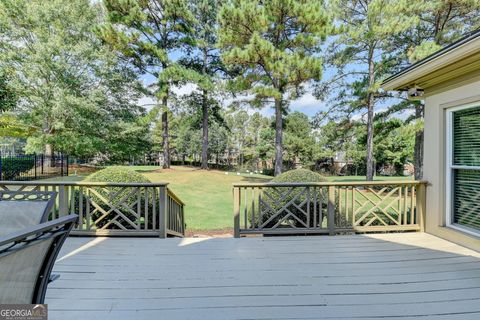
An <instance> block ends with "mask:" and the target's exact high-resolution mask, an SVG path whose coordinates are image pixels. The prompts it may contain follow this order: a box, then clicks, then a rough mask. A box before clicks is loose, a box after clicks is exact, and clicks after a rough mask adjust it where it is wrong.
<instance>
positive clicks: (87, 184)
mask: <svg viewBox="0 0 480 320" xmlns="http://www.w3.org/2000/svg"><path fill="white" fill-rule="evenodd" d="M0 185H9V186H85V187H92V186H93V187H166V186H167V185H168V182H159V183H141V182H138V183H135V182H134V183H120V182H84V181H0Z"/></svg>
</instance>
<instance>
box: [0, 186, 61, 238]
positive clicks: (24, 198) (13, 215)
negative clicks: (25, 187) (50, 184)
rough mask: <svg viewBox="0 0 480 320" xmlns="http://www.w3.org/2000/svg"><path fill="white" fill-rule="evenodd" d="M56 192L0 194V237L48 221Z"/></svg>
mask: <svg viewBox="0 0 480 320" xmlns="http://www.w3.org/2000/svg"><path fill="white" fill-rule="evenodd" d="M56 195H57V193H56V192H53V191H52V192H45V191H44V192H40V191H38V192H37V191H19V192H16V191H2V192H0V237H1V236H5V235H7V234H10V233H12V232H16V231H18V230H22V229H24V228H26V227H29V226H35V225H38V224H39V223H42V222H45V221H47V220H48V215H49V214H50V212H51V210H52V208H53V205H54V203H55V198H56Z"/></svg>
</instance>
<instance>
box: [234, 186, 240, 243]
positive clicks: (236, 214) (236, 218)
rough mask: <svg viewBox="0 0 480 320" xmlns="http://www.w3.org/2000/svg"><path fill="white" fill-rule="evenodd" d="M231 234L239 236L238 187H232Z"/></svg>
mask: <svg viewBox="0 0 480 320" xmlns="http://www.w3.org/2000/svg"><path fill="white" fill-rule="evenodd" d="M233 236H234V237H235V238H240V188H239V187H233Z"/></svg>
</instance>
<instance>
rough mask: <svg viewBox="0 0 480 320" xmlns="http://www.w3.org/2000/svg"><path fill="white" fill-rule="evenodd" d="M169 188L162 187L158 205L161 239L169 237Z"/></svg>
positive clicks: (159, 234)
mask: <svg viewBox="0 0 480 320" xmlns="http://www.w3.org/2000/svg"><path fill="white" fill-rule="evenodd" d="M167 196H168V195H167V186H166V185H165V186H161V187H160V196H159V199H158V200H159V204H158V226H159V228H158V236H159V237H160V238H166V237H167V216H168V212H167V210H168V206H167V201H168V199H167Z"/></svg>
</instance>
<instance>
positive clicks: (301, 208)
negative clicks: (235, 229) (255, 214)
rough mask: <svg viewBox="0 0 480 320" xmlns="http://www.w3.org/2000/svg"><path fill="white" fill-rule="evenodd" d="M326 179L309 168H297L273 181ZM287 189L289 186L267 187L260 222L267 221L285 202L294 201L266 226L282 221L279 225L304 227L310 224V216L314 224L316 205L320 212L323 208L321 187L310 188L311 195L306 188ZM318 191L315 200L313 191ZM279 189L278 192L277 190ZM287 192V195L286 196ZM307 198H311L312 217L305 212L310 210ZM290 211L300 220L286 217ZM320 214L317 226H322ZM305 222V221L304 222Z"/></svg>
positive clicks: (296, 181)
mask: <svg viewBox="0 0 480 320" xmlns="http://www.w3.org/2000/svg"><path fill="white" fill-rule="evenodd" d="M325 181H326V179H325V178H324V177H323V176H322V175H320V174H318V173H316V172H313V171H310V170H307V169H296V170H290V171H287V172H284V173H282V174H280V175H278V176H276V177H275V178H273V179H272V181H271V182H273V183H306V182H325ZM287 190H289V189H288V188H287V187H285V188H283V187H279V188H276V189H273V188H265V191H264V195H263V201H264V202H265V205H264V207H263V208H262V212H264V214H263V217H262V221H259V222H260V223H265V222H267V221H268V220H269V219H270V218H271V217H272V216H273V215H274V213H275V212H278V211H279V210H281V208H282V207H283V206H285V204H287V203H288V202H290V201H292V200H293V201H292V203H291V204H290V205H289V206H287V207H286V208H285V209H284V210H283V211H282V213H280V214H278V215H277V216H276V217H275V218H273V219H271V220H270V221H269V222H268V224H267V225H266V227H269V228H271V227H273V226H275V225H276V224H277V223H279V222H280V224H279V225H278V227H291V226H292V225H293V226H295V227H297V228H304V227H305V225H304V224H307V225H308V220H309V218H310V223H309V224H310V226H313V221H314V216H313V212H314V206H317V210H315V211H316V212H317V214H318V212H320V210H321V208H322V203H321V199H322V196H323V195H322V194H321V191H319V190H320V189H318V188H317V189H313V188H311V189H309V191H310V197H309V196H308V195H307V191H306V190H305V188H295V189H293V190H292V191H291V192H288V193H287ZM314 190H315V192H317V193H318V194H317V197H316V199H317V201H315V200H314V199H315V197H314V196H313V194H312V193H313V192H314ZM277 191H278V192H277ZM285 194H287V195H286V196H284V195H285ZM307 198H309V199H310V217H307V215H305V212H308V208H307V207H308V205H307ZM289 211H290V212H291V213H293V214H294V215H295V216H296V217H297V218H298V219H299V220H300V221H299V220H297V219H295V218H293V217H289V218H286V216H287V215H288V214H289ZM318 220H319V219H318V215H317V226H321V224H322V221H318ZM302 222H303V223H302Z"/></svg>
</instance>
